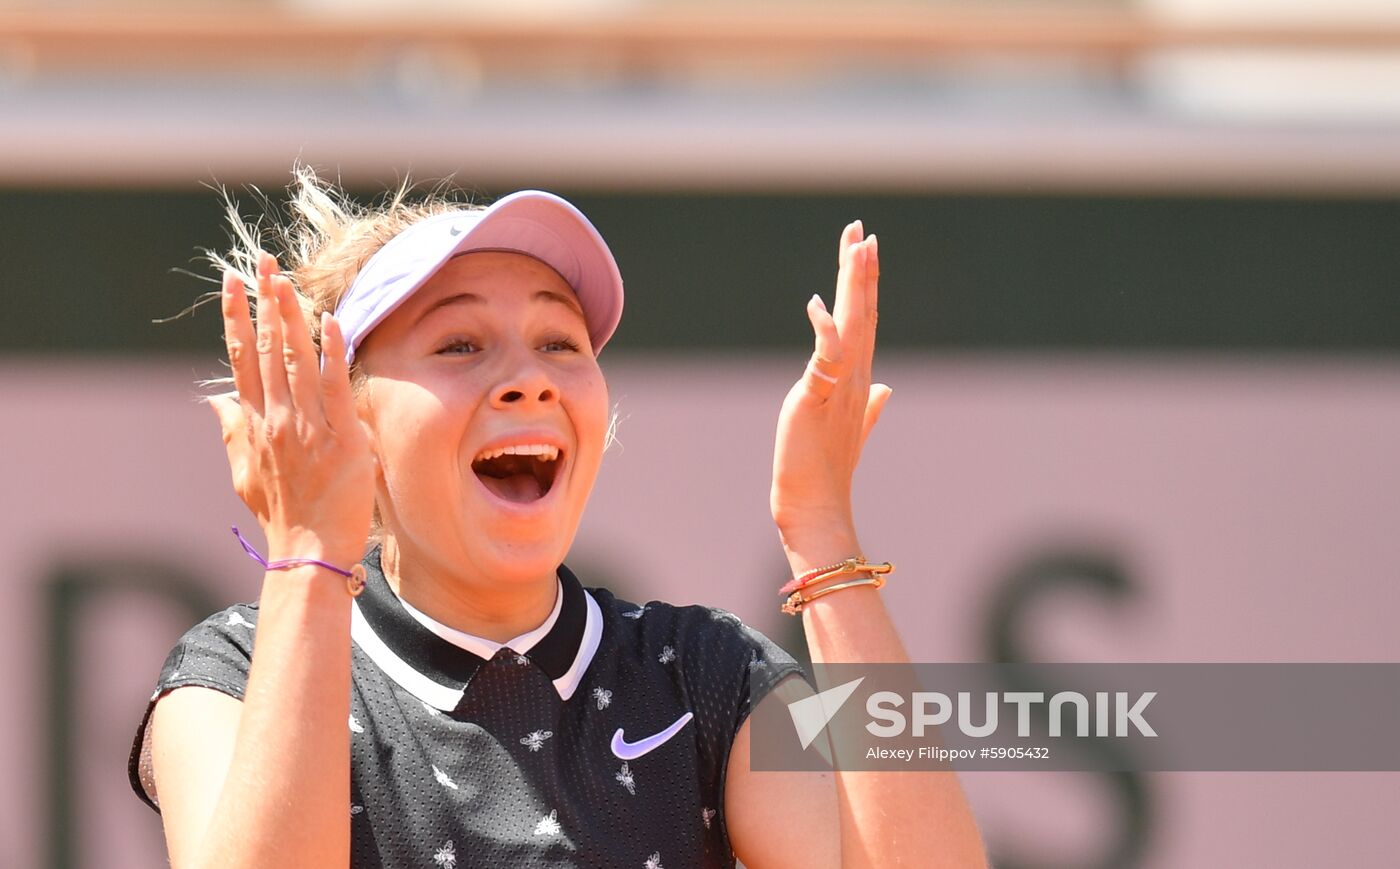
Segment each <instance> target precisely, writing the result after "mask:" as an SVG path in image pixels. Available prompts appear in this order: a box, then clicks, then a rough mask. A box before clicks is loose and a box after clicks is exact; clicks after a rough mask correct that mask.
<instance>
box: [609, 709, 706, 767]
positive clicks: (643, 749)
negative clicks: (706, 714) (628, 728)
mask: <svg viewBox="0 0 1400 869" xmlns="http://www.w3.org/2000/svg"><path fill="white" fill-rule="evenodd" d="M694 717H695V713H693V712H687V713H686V714H684V715H682V716H681V717H680V718H677V719H676V720H675V721H674V722H673V723H672V724H671V726H670V727H668V728H666V729H665V730H663V731H661V732H660V733H653V734H652V735H651V736H648V737H645V738H643V739H639V740H637V741H636V742H628V741H627V740H625V739H623V738H622V728H621V727H619V728H618V729H617V732H616V733H614V734H613V738H612V753H613V754H614V755H615V756H616V757H617V758H618V759H619V760H636V759H637V758H639V757H641V756H642V755H644V754H646V753H647V752H649V751H651V750H653V749H655V748H659V747H660V746H661V744H662V743H664V742H665V741H666V740H668V739H670V738H671V737H673V736H675V735H676V734H677V733H680V732H681V728H682V727H685V726H686V724H688V723H690V719H692V718H694Z"/></svg>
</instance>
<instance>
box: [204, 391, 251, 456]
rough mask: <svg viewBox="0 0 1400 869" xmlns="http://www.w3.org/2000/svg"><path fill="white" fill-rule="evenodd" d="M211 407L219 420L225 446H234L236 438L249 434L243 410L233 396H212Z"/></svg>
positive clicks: (210, 398)
mask: <svg viewBox="0 0 1400 869" xmlns="http://www.w3.org/2000/svg"><path fill="white" fill-rule="evenodd" d="M209 406H210V407H211V408H213V410H214V416H216V417H218V419H219V432H220V434H222V435H223V439H224V446H230V445H232V444H233V441H234V439H235V438H237V437H239V436H240V435H245V434H246V433H247V430H248V429H247V424H246V423H245V422H244V420H243V410H242V408H241V407H239V403H238V401H237V399H235V398H234V397H233V396H232V395H213V396H210V397H209Z"/></svg>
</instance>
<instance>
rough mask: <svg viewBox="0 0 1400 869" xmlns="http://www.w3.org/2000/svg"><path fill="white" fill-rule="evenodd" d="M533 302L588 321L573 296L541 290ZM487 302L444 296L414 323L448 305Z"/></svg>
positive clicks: (471, 297)
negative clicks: (558, 307) (562, 309)
mask: <svg viewBox="0 0 1400 869" xmlns="http://www.w3.org/2000/svg"><path fill="white" fill-rule="evenodd" d="M532 301H536V302H557V303H558V304H560V305H563V306H564V307H566V308H568V309H569V310H570V311H573V312H574V313H575V314H577V315H579V316H580V317H582V318H583V319H584V320H587V319H588V318H587V317H584V315H583V308H582V307H580V306H579V303H578V299H576V298H574V297H573V295H572V294H570V295H565V294H563V293H557V292H555V291H554V290H540V291H538V292H536V293H535V295H534V296H533V297H532ZM485 302H486V299H485V298H484V297H482V296H479V295H477V294H476V293H467V292H462V293H453V294H452V295H450V296H444V297H442V298H441V299H438V300H437V301H436V302H433V303H432V304H431V305H429V306H428V307H427V309H425V310H424V311H423V313H421V314H419V315H418V319H417V320H415V321H414V325H417V324H418V323H421V322H423V321H424V320H426V319H427V318H428V315H429V314H431V313H432V312H434V311H436V310H437V309H438V308H444V307H446V306H448V305H455V304H476V305H480V304H484V303H485Z"/></svg>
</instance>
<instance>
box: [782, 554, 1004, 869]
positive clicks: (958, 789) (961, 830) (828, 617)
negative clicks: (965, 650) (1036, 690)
mask: <svg viewBox="0 0 1400 869" xmlns="http://www.w3.org/2000/svg"><path fill="white" fill-rule="evenodd" d="M843 539H845V537H844V536H843V535H820V536H819V537H818V538H817V540H818V541H819V542H815V543H810V544H806V545H794V544H787V548H788V557H789V561H790V563H791V565H792V568H793V572H794V575H797V574H799V573H801V572H803V571H806V570H809V569H811V568H814V567H817V566H820V565H824V564H832V563H835V562H837V561H841V560H842V559H845V558H848V557H850V556H851V555H855V554H858V553H859V552H860V549H859V546H858V544H857V543H856V542H855V540H854V536H853V535H851V536H850V537H849V541H848V542H844V543H843V542H842V540H843ZM802 623H803V627H804V629H805V632H806V635H807V646H808V649H809V650H810V651H811V654H812V662H813V663H814V664H823V663H833V664H834V663H842V664H907V663H908V662H909V656H908V653H907V652H906V651H905V648H904V644H903V642H902V641H901V640H900V638H899V634H898V632H897V631H896V630H895V627H894V623H893V622H892V621H891V619H890V615H889V611H888V610H887V609H886V607H885V602H884V598H883V595H882V594H881V592H879V591H877V590H875V589H873V588H867V587H857V588H851V589H845V590H842V591H839V592H835V593H833V594H829V595H824V596H822V597H820V598H819V599H817V600H814V601H812V602H811V603H809V604H807V605H805V606H804V607H803V608H802ZM828 687H831V686H829V685H818V686H817V690H819V691H820V690H824V689H825V688H828ZM838 755H839V752H838ZM836 789H837V797H838V803H839V807H840V824H841V865H842V866H843V867H846V869H855V867H866V866H892V865H905V866H927V867H958V869H964V867H984V866H986V854H985V851H984V848H983V845H982V840H981V836H980V834H979V833H978V830H977V823H976V821H975V820H974V819H973V816H972V812H971V810H970V809H969V807H968V804H967V799H966V798H965V797H964V795H963V792H962V786H961V785H960V784H959V783H958V779H957V775H956V774H955V773H953V772H937V771H930V772H921V773H915V772H903V771H901V772H861V771H848V770H841V769H839V768H838V770H837V774H836Z"/></svg>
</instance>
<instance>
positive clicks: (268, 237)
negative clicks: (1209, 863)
mask: <svg viewBox="0 0 1400 869" xmlns="http://www.w3.org/2000/svg"><path fill="white" fill-rule="evenodd" d="M222 192H223V198H224V211H225V215H226V217H227V219H228V224H229V230H230V242H231V246H230V247H229V249H228V250H227V251H225V252H219V251H215V250H205V251H204V254H205V259H206V260H207V261H208V263H209V264H210V265H211V266H213V267H214V269H215V271H216V274H218V275H222V274H223V272H224V271H226V270H229V269H231V270H233V271H234V272H236V273H237V274H238V276H239V277H240V278H242V279H243V283H244V286H246V287H249V288H251V287H254V286H256V283H257V279H256V272H257V262H258V254H259V252H261V251H267V252H268V253H271V254H273V255H274V256H276V257H277V262H278V265H279V266H280V267H281V269H282V273H283V274H285V275H286V276H287V277H288V278H289V279H290V280H291V282H292V287H293V288H294V289H295V291H296V296H297V303H298V304H299V306H300V307H301V314H302V319H303V320H305V322H306V326H307V329H308V331H310V333H311V340H312V343H313V344H315V346H316V352H317V353H318V354H319V353H320V352H321V313H322V312H323V311H330V312H331V313H334V312H335V309H336V307H337V306H338V305H339V304H340V299H341V297H342V296H343V295H344V294H345V292H346V291H347V290H348V289H350V285H351V284H352V283H354V281H355V277H356V276H357V275H359V273H360V270H361V269H362V268H364V266H365V263H367V262H369V259H370V257H372V256H374V255H375V253H377V252H378V251H379V249H380V248H381V247H383V246H384V245H385V244H387V243H388V242H389V240H390V239H392V238H394V236H396V235H398V234H399V233H401V232H403V231H404V230H405V229H407V228H408V227H410V226H412V225H413V224H415V223H418V222H419V221H421V220H425V219H427V218H429V217H433V216H435V215H438V214H443V213H445V212H449V211H475V210H481V209H484V208H485V207H486V206H484V205H480V204H476V203H473V202H471V200H470V199H469V198H468V195H467V194H466V193H465V191H462V190H461V189H459V188H457V187H454V186H452V185H451V184H450V182H440V183H438V184H435V185H433V186H431V187H430V188H428V189H427V191H426V192H424V193H422V194H419V195H415V188H414V186H413V185H412V184H411V182H410V181H409V179H408V178H407V177H405V178H404V180H403V181H401V182H400V183H399V185H398V186H397V187H396V188H394V189H393V190H391V191H389V192H387V193H386V194H385V195H383V196H382V197H380V199H379V201H377V202H375V203H373V204H371V205H362V204H360V203H358V202H355V201H354V200H353V199H351V198H350V196H349V195H348V194H346V193H345V191H344V190H342V189H341V188H340V187H339V186H337V185H334V184H331V183H329V182H326V181H323V180H322V179H321V178H320V177H319V176H318V175H317V174H316V171H315V170H314V169H312V168H311V167H310V166H306V165H304V164H301V163H298V164H296V165H294V166H293V167H292V181H291V183H290V184H288V185H287V193H288V198H287V203H286V206H285V219H279V215H277V213H276V211H275V210H274V209H273V208H271V207H270V202H269V201H268V199H267V197H265V196H263V195H262V194H261V192H259V191H257V190H254V191H253V192H254V194H255V195H256V196H257V197H258V198H259V199H261V200H262V201H263V203H264V206H265V207H264V216H263V217H262V218H259V219H256V220H253V221H252V222H249V221H248V220H246V219H245V218H244V217H243V213H242V211H241V210H240V209H239V207H238V203H237V202H236V201H235V200H234V198H233V196H232V195H231V194H230V193H229V192H228V191H227V190H224V191H222ZM218 297H219V293H218V292H217V291H216V292H213V293H210V294H209V295H208V296H207V297H206V299H205V300H202V301H212V300H213V299H216V298H218ZM249 298H250V300H252V299H253V296H252V295H251V294H250V295H249ZM197 304H198V303H197ZM365 380H366V378H365V376H364V373H363V369H362V368H361V366H360V362H359V359H358V357H357V358H356V360H355V362H353V363H351V366H350V386H351V389H352V390H354V391H355V392H357V393H358V392H359V391H360V389H361V388H362V387H363V385H364V383H365ZM201 385H202V386H205V387H211V386H218V387H221V388H223V389H226V390H228V389H231V387H232V386H233V378H232V377H221V378H216V379H211V380H205V381H202V382H201ZM225 394H233V393H232V392H226V393H225ZM618 423H619V417H618V412H617V409H616V408H614V409H613V412H612V415H611V418H610V419H609V421H608V430H607V435H606V439H605V442H604V450H605V451H606V450H607V449H610V448H611V447H612V445H613V444H614V443H619V444H620V442H619V441H618V440H617V427H618ZM382 535H383V523H382V519H381V516H380V512H379V504H378V503H377V502H376V503H375V506H374V517H373V521H372V525H371V529H370V539H371V541H376V540H377V541H381V542H382Z"/></svg>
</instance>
